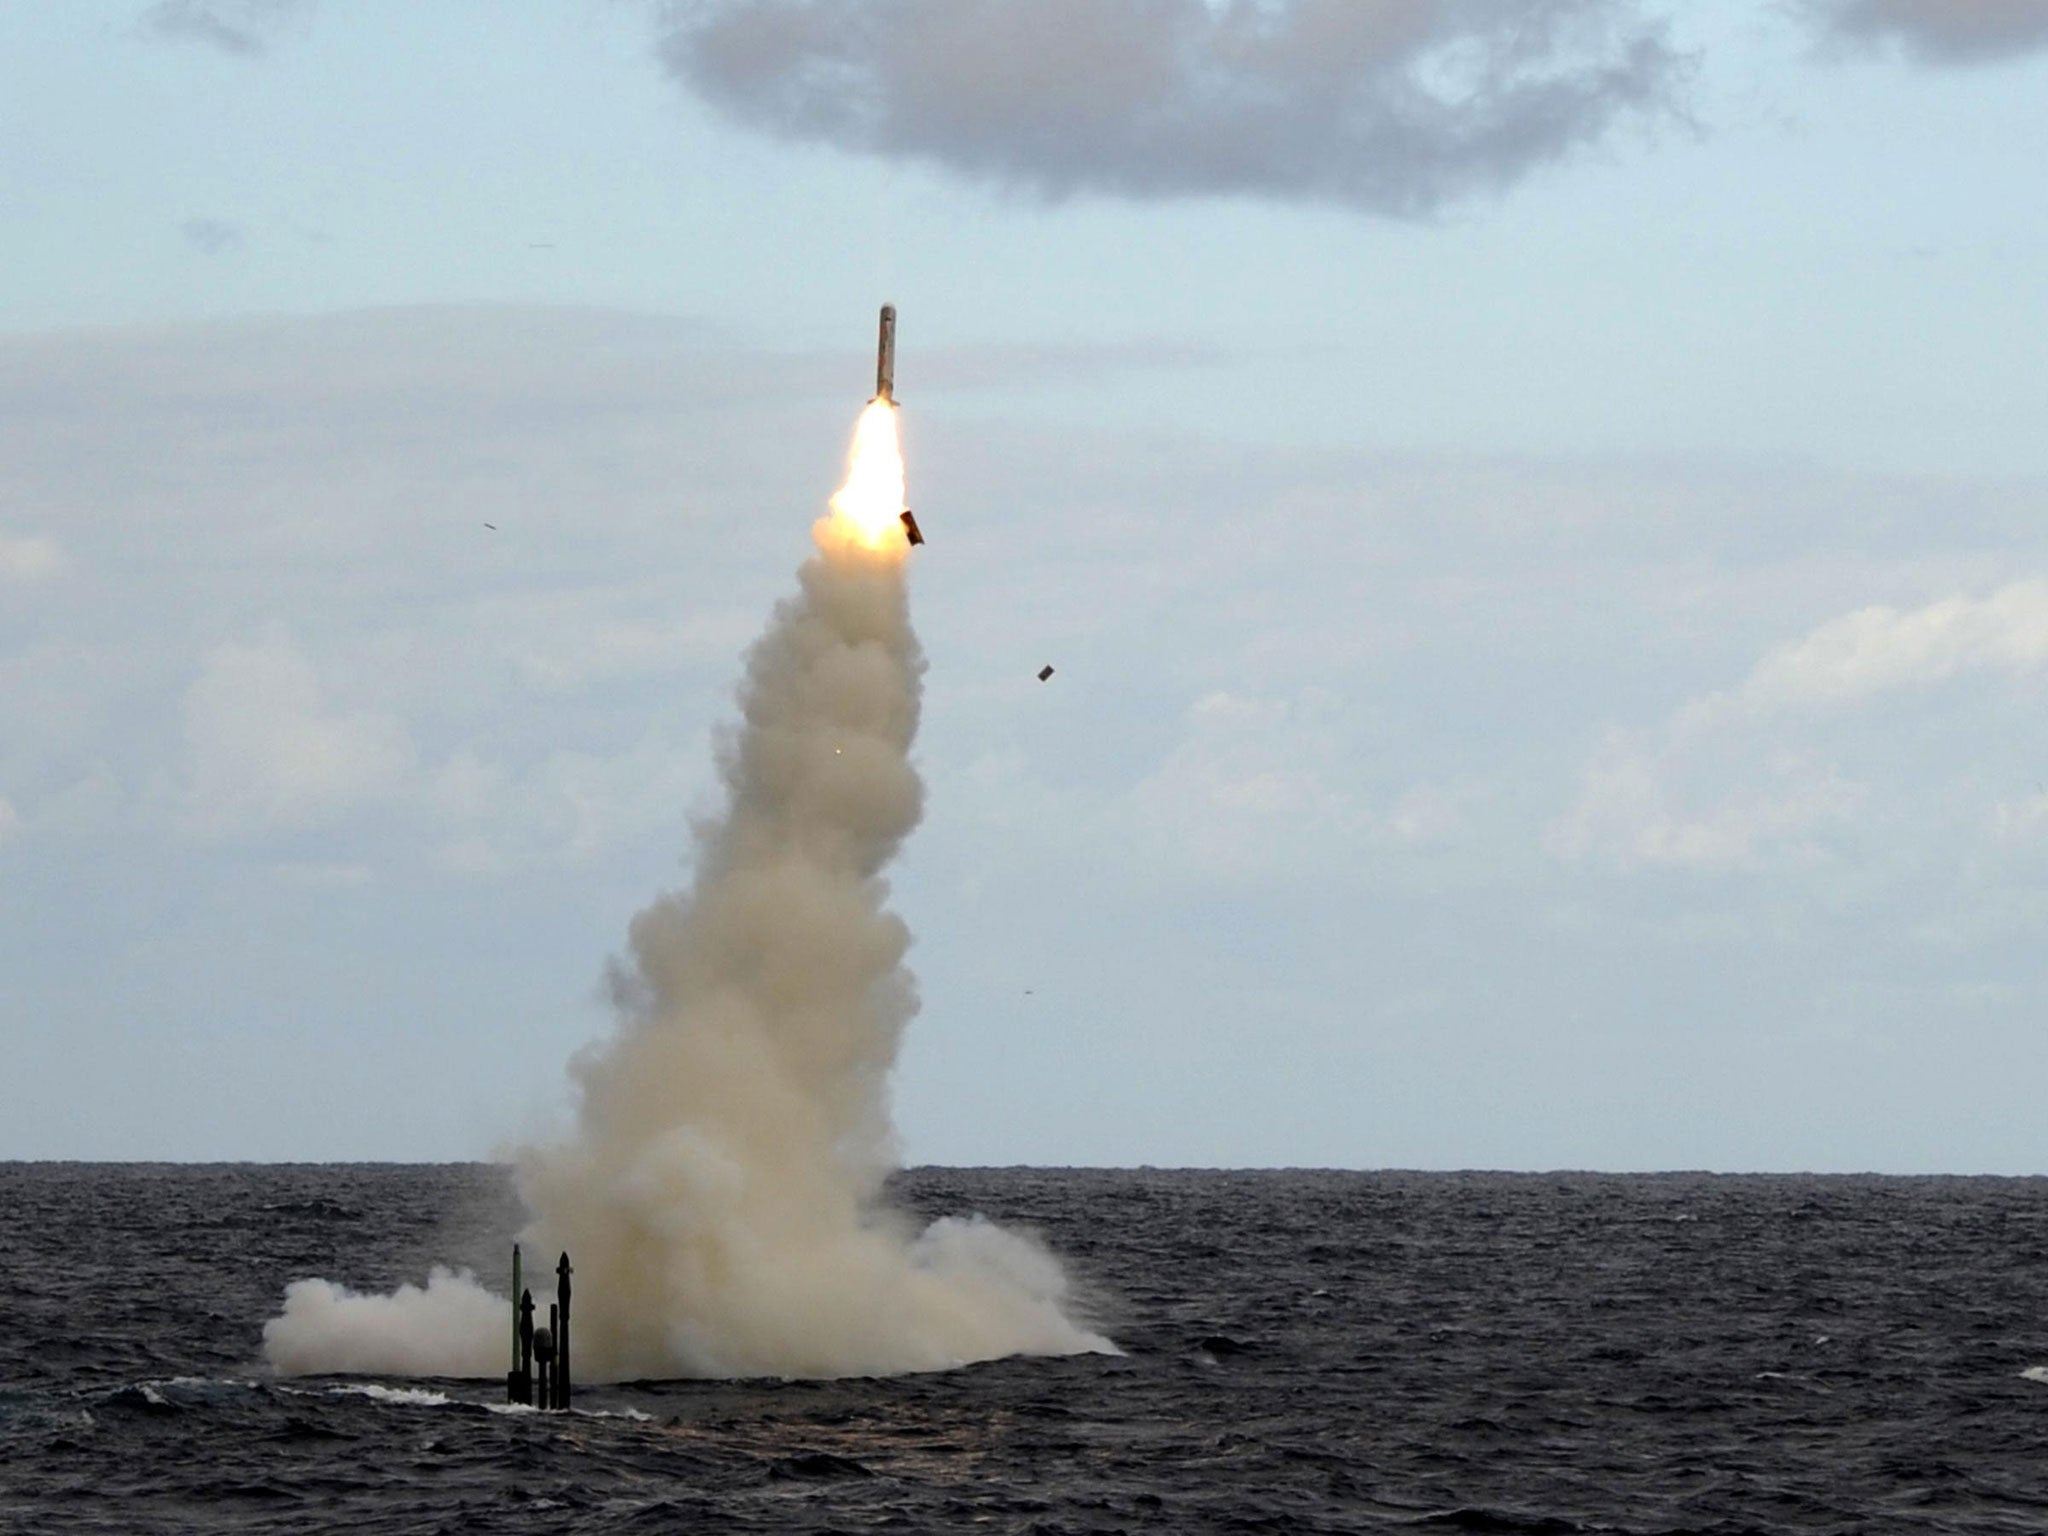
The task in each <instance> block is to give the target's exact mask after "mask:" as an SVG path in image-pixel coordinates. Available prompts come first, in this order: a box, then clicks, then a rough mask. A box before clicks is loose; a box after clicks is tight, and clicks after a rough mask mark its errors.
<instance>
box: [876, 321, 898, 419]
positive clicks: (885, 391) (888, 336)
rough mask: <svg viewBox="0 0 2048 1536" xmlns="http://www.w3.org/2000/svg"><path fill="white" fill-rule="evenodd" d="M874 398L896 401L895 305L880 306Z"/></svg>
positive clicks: (890, 402) (888, 402)
mask: <svg viewBox="0 0 2048 1536" xmlns="http://www.w3.org/2000/svg"><path fill="white" fill-rule="evenodd" d="M875 398H876V399H877V400H880V401H883V402H885V403H886V404H889V405H894V404H895V403H896V306H895V305H894V304H884V305H883V306H882V331H881V336H880V338H879V339H878V340H877V341H876V342H875Z"/></svg>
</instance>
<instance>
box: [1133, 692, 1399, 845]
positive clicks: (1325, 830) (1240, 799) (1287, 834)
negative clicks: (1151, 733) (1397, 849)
mask: <svg viewBox="0 0 2048 1536" xmlns="http://www.w3.org/2000/svg"><path fill="white" fill-rule="evenodd" d="M1335 704H1336V701H1335V700H1334V698H1332V697H1331V696H1330V695H1329V694H1327V693H1324V692H1321V691H1319V690H1313V689H1311V690H1305V691H1303V692H1302V693H1300V694H1297V695H1295V696H1294V697H1292V698H1285V699H1259V698H1246V697H1243V696H1241V695H1237V694H1232V693H1225V692H1217V693H1211V694H1208V695H1205V696H1204V697H1202V698H1200V699H1197V700H1196V701H1195V703H1194V704H1193V705H1192V706H1190V708H1189V709H1188V712H1187V716H1186V718H1185V720H1184V722H1183V734H1182V738H1181V741H1180V744H1179V745H1178V746H1176V747H1175V748H1174V750H1173V751H1172V752H1171V753H1170V754H1169V755H1168V757H1167V759H1166V760H1165V762H1163V763H1162V764H1160V766H1159V767H1158V768H1157V769H1156V770H1155V771H1154V772H1153V773H1151V774H1150V775H1148V776H1147V777H1146V778H1145V779H1144V780H1143V781H1142V782H1141V783H1139V784H1138V786H1137V787H1136V789H1135V790H1134V791H1133V800H1134V802H1135V806H1136V810H1137V815H1138V821H1139V825H1140V826H1141V827H1143V828H1145V829H1146V830H1147V831H1148V832H1149V833H1151V834H1152V835H1153V836H1154V837H1155V838H1157V839H1158V840H1159V841H1160V842H1162V843H1163V844H1165V845H1166V846H1168V847H1171V848H1174V849H1177V850H1179V851H1180V852H1181V853H1182V854H1183V855H1185V856H1188V857H1192V858H1193V859H1195V860H1196V861H1197V862H1199V863H1202V864H1207V865H1211V866H1214V867H1219V868H1223V869H1230V870H1237V871H1241V872H1248V871H1249V870H1251V869H1253V868H1258V867H1268V866H1273V867H1279V866H1284V865H1286V864H1287V863H1289V862H1290V861H1291V860H1292V859H1293V857H1295V856H1296V855H1298V854H1299V853H1300V852H1301V851H1302V850H1303V849H1304V847H1306V846H1315V845H1318V844H1320V845H1321V846H1322V847H1324V848H1325V849H1327V848H1328V847H1329V845H1330V844H1331V843H1341V842H1345V841H1348V840H1351V839H1354V838H1356V837H1358V836H1359V835H1361V834H1362V833H1365V832H1366V831H1368V830H1369V829H1370V827H1371V819H1370V817H1369V816H1368V815H1367V814H1366V812H1365V810H1364V808H1363V807H1362V805H1360V804H1359V802H1358V801H1357V800H1356V798H1355V797H1354V796H1353V795H1352V794H1351V793H1350V792H1349V791H1348V790H1347V789H1345V788H1343V787H1341V786H1340V785H1339V784H1338V783H1337V782H1335V779H1336V776H1335V774H1334V773H1333V772H1332V765H1333V763H1334V762H1335V760H1336V758H1337V751H1338V735H1337V730H1336V724H1337V722H1336V720H1335V718H1334V711H1335Z"/></svg>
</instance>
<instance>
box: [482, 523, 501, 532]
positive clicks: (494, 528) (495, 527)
mask: <svg viewBox="0 0 2048 1536" xmlns="http://www.w3.org/2000/svg"><path fill="white" fill-rule="evenodd" d="M484 526H485V527H486V528H488V529H490V530H491V532H493V533H496V532H497V531H498V525H497V524H496V523H485V524H484Z"/></svg>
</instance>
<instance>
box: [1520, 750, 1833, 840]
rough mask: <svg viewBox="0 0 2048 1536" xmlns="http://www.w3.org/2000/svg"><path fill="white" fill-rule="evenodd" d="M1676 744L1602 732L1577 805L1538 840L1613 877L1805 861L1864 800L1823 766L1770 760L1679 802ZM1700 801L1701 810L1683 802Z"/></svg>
mask: <svg viewBox="0 0 2048 1536" xmlns="http://www.w3.org/2000/svg"><path fill="white" fill-rule="evenodd" d="M1686 746H1687V743H1686V742H1685V740H1684V739H1683V738H1682V737H1681V739H1679V740H1676V741H1673V742H1670V743H1668V744H1667V745H1666V746H1664V747H1663V748H1662V749H1661V750H1659V749H1658V748H1656V747H1653V746H1651V745H1649V744H1648V743H1647V742H1646V741H1645V740H1644V739H1643V737H1642V736H1641V735H1639V734H1637V733H1631V732H1627V731H1614V732H1611V733H1610V734H1609V735H1608V737H1607V739H1606V740H1605V741H1604V742H1603V743H1602V744H1601V746H1600V748H1599V749H1598V750H1597V751H1596V752H1595V753H1594V755H1593V758H1592V760H1591V761H1590V762H1589V763H1588V764H1587V765H1586V767H1585V769H1584V770H1583V772H1582V774H1581V776H1580V782H1579V794H1578V799H1577V800H1576V801H1575V802H1574V804H1573V805H1572V808H1571V809H1570V810H1569V811H1567V812H1566V813H1565V814H1564V815H1563V816H1561V817H1559V818H1558V819H1557V820H1555V821H1554V822H1552V823H1551V824H1550V826H1549V827H1548V828H1547V829H1546V830H1545V832H1544V838H1543V842H1544V847H1545V848H1546V849H1547V850H1548V851H1549V852H1550V853H1551V854H1552V855H1554V856H1556V857H1558V858H1561V859H1565V860H1577V859H1583V858H1588V857H1592V858H1598V859H1600V860H1602V861H1604V862H1607V863H1611V864H1613V865H1615V866H1617V867H1619V868H1622V869H1633V868H1638V867H1642V866H1665V867H1672V868H1690V869H1700V870H1715V869H1738V868H1745V867H1749V866H1753V865H1755V864H1757V863H1759V862H1760V861H1762V860H1763V859H1764V858H1765V857H1766V856H1773V855H1775V856H1779V857H1784V856H1797V855H1801V854H1805V855H1812V854H1813V853H1815V852H1816V851H1817V849H1816V845H1815V844H1814V842H1813V841H1812V839H1813V835H1814V834H1815V833H1817V832H1819V831H1821V830H1823V829H1826V828H1829V827H1837V826H1843V825H1846V824H1847V823H1849V822H1850V821H1851V820H1852V819H1853V818H1854V816H1855V814H1856V812H1857V810H1858V808H1859V806H1860V805H1861V803H1862V802H1863V799H1864V795H1865V792H1864V790H1863V789H1862V787H1861V786H1859V785H1856V784H1854V783H1852V782H1850V781H1848V780H1846V779H1844V778H1842V777H1841V776H1840V775H1838V774H1837V773H1836V772H1834V771H1833V770H1832V769H1831V768H1829V767H1827V766H1826V765H1824V764H1820V763H1816V762H1814V761H1813V760H1811V759H1810V758H1807V757H1804V756H1802V755H1800V754H1798V753H1793V752H1776V753H1769V754H1766V755H1764V756H1763V758H1762V759H1761V760H1760V761H1756V762H1751V763H1745V764H1742V765H1740V766H1739V767H1738V768H1737V769H1736V771H1735V772H1734V773H1731V774H1729V775H1727V776H1726V777H1724V778H1720V779H1719V780H1718V781H1716V782H1710V783H1709V784H1708V785H1706V786H1703V787H1702V788H1700V789H1698V790H1695V791H1694V793H1693V794H1692V795H1688V794H1687V793H1686V791H1685V788H1684V787H1683V786H1682V781H1683V780H1684V779H1685V778H1686V777H1687V776H1688V773H1689V772H1692V773H1693V774H1694V776H1697V774H1696V770H1695V769H1694V765H1693V764H1691V763H1689V762H1687V761H1686ZM1695 800H1704V801H1705V802H1706V803H1705V804H1704V805H1698V804H1691V803H1688V802H1690V801H1695Z"/></svg>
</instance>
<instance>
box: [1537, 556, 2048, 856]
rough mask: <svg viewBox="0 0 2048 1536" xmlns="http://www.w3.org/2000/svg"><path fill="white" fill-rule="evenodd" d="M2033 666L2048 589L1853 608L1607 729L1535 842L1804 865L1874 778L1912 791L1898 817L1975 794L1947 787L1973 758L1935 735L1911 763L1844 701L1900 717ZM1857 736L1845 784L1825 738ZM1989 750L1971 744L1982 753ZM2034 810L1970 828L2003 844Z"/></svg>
mask: <svg viewBox="0 0 2048 1536" xmlns="http://www.w3.org/2000/svg"><path fill="white" fill-rule="evenodd" d="M2044 668H2048V581H2043V580H2040V579H2038V578H2029V579H2026V580H2022V581H2015V582H2012V583H2009V584H2008V585H2006V586H2003V587H2000V588H1998V589H1997V590H1995V591H1993V592H1991V593H1990V594H1989V595H1987V596H1984V597H1970V596H1967V595H1957V596H1953V597H1947V598H1943V599H1941V600H1939V601H1936V602H1932V603H1926V604H1923V605H1921V606H1919V607H1915V608H1896V607H1891V606H1888V605H1877V606H1872V607H1867V608H1859V609H1857V610H1855V611H1854V612H1851V613H1846V614H1843V615H1842V616H1840V617H1839V618H1835V619H1831V620H1829V621H1827V622H1826V623H1823V624H1820V625H1818V626H1816V627H1815V628H1814V629H1812V630H1810V631H1808V632H1807V633H1806V634H1805V635H1803V636H1801V637H1800V638H1799V639H1797V640H1795V641H1792V642H1791V643H1789V644H1786V645H1783V646H1779V647H1777V648H1776V649H1774V650H1772V651H1770V652H1768V653H1767V654H1766V655H1765V656H1764V657H1763V658H1762V659H1761V660H1760V661H1759V662H1758V663H1757V664H1756V665H1755V667H1753V668H1752V669H1751V670H1750V672H1749V675H1748V676H1747V677H1746V678H1744V679H1743V681H1742V682H1741V683H1740V684H1738V685H1737V686H1735V687H1733V688H1730V689H1726V690H1720V691H1716V692H1712V693H1707V694H1703V695H1701V696H1699V697H1698V698H1695V699H1692V700H1690V701H1688V702H1686V703H1685V704H1683V705H1681V706H1680V707H1679V708H1677V709H1676V710H1674V711H1673V712H1672V713H1671V715H1670V716H1669V717H1668V719H1667V720H1666V721H1665V723H1664V724H1663V725H1662V726H1661V727H1657V728H1653V729H1647V730H1618V729H1617V730H1612V731H1610V732H1609V733H1608V734H1607V736H1606V737H1605V738H1604V739H1603V740H1602V742H1601V743H1600V745H1599V747H1598V748H1597V749H1596V750H1595V752H1594V753H1593V755H1592V757H1591V759H1590V760H1589V761H1588V762H1587V764H1586V765H1585V767H1584V769H1583V770H1582V772H1581V775H1580V782H1579V791H1578V796H1577V798H1576V800H1575V802H1574V803H1573V805H1572V807H1571V808H1570V809H1569V810H1568V811H1566V812H1565V814H1564V815H1562V816H1561V817H1559V818H1557V819H1556V820H1555V821H1553V822H1552V823H1551V824H1550V826H1549V827H1548V828H1547V829H1546V830H1545V833H1544V839H1543V841H1544V846H1545V848H1546V849H1547V850H1548V851H1549V852H1550V853H1551V854H1552V855H1554V856H1556V857H1558V858H1561V859H1566V860H1576V859H1583V858H1587V857H1597V858H1600V859H1603V860H1605V861H1607V862H1610V863H1613V864H1615V865H1617V866H1619V867H1622V868H1632V867H1636V866H1642V865H1672V866H1686V867H1692V868H1700V869H1727V868H1736V867H1745V866H1751V865H1754V864H1757V863H1759V862H1761V861H1763V860H1765V859H1766V858H1771V857H1775V858H1785V857H1794V858H1797V857H1811V856H1814V855H1816V854H1818V853H1819V852H1820V851H1821V849H1822V848H1823V846H1824V840H1825V838H1826V837H1828V836H1830V835H1832V834H1835V833H1839V832H1843V831H1845V830H1847V829H1849V828H1851V827H1852V826H1853V825H1854V823H1855V822H1856V821H1857V819H1858V817H1859V816H1862V815H1864V814H1865V812H1866V811H1867V810H1869V808H1870V807H1871V806H1873V805H1874V804H1875V803H1876V800H1877V798H1878V797H1877V796H1876V795H1875V794H1874V793H1873V784H1872V783H1871V782H1867V780H1869V777H1870V770H1874V771H1875V772H1877V773H1879V774H1881V775H1883V776H1885V777H1887V778H1888V779H1889V780H1891V781H1894V782H1902V783H1903V782H1907V781H1910V782H1911V784H1912V786H1913V787H1912V788H1911V789H1910V790H1908V791H1905V793H1906V794H1907V795H1908V798H1910V799H1913V800H1915V801H1916V802H1917V803H1918V804H1919V806H1920V810H1919V811H1918V812H1917V813H1913V812H1909V813H1908V814H1918V815H1920V816H1921V817H1923V818H1939V817H1942V816H1945V815H1947V814H1948V813H1947V812H1946V811H1945V810H1944V809H1943V806H1944V804H1945V802H1948V801H1952V800H1954V799H1956V798H1958V797H1959V796H1960V797H1965V798H1966V797H1967V796H1968V795H1970V794H1973V793H1978V791H1977V790H1975V789H1972V788H1970V787H1969V786H1967V785H1964V786H1963V787H1961V788H1956V787H1953V784H1952V783H1951V781H1956V780H1958V777H1959V775H1961V774H1962V773H1964V772H1965V766H1966V765H1967V764H1970V763H1971V759H1970V756H1969V753H1968V752H1966V751H1959V750H1958V748H1959V747H1961V746H1963V745H1964V744H1963V743H1961V742H1952V741H1947V740H1944V741H1943V742H1942V743H1941V744H1940V747H1939V748H1938V749H1937V750H1936V751H1935V752H1933V753H1931V754H1928V755H1927V756H1926V757H1925V758H1924V759H1915V758H1914V756H1913V754H1912V753H1911V752H1910V751H1908V750H1905V749H1904V748H1903V747H1902V743H1909V742H1910V741H1911V740H1912V739H1913V734H1914V733H1912V732H1910V731H1908V732H1899V731H1897V730H1896V729H1895V730H1893V731H1890V732H1887V731H1884V730H1873V728H1872V726H1871V724H1870V723H1869V722H1861V721H1859V719H1858V715H1859V711H1858V710H1857V709H1856V708H1855V706H1865V707H1867V708H1875V706H1877V705H1878V704H1879V703H1880V701H1884V702H1885V703H1886V704H1887V712H1886V714H1885V718H1886V719H1896V716H1897V713H1898V711H1900V710H1902V709H1904V708H1906V707H1907V704H1906V702H1905V701H1906V699H1907V698H1909V697H1910V696H1912V695H1914V694H1916V693H1921V692H1928V691H1932V690H1936V689H1938V688H1940V686H1941V685H1943V684H1946V683H1952V682H1954V681H1955V680H1957V679H1959V678H1962V677H1966V676H1970V675H1973V674H1979V673H1989V674H2000V673H2003V674H2009V675H2015V676H2017V675H2022V674H2028V673H2032V672H2036V671H2040V670H2042V669H2044ZM1859 727H1860V728H1861V730H1863V731H1865V732H1869V733H1870V735H1869V739H1868V740H1858V741H1857V742H1856V743H1855V755H1856V758H1857V760H1858V763H1859V768H1858V773H1857V776H1856V777H1851V776H1850V775H1849V774H1848V773H1846V772H1845V771H1844V770H1843V769H1841V768H1839V767H1837V766H1836V761H1837V759H1838V758H1839V757H1840V756H1841V755H1842V754H1843V751H1844V746H1843V742H1842V741H1840V740H1835V741H1834V742H1833V746H1832V750H1831V749H1830V745H1829V743H1828V742H1827V741H1825V740H1823V739H1822V738H1824V737H1828V736H1829V735H1830V733H1834V734H1835V735H1836V736H1839V735H1840V733H1843V732H1847V733H1849V734H1850V735H1852V736H1853V735H1856V734H1858V732H1859ZM2001 735H2002V736H2006V737H2009V736H2011V735H2012V733H2011V732H2010V731H2009V730H2007V731H2004V732H2002V733H2001ZM1894 738H1896V739H1894ZM1989 745H1990V744H1989V743H1980V742H1975V741H1972V742H1970V743H1968V746H1969V747H1970V748H1972V749H1975V750H1976V751H1978V752H1980V753H1981V752H1983V751H1985V750H1987V749H1988V747H1989ZM1943 785H1949V786H1950V787H1943ZM1979 803H1980V804H1981V803H1982V802H1981V800H1980V801H1979ZM2030 804H2031V802H2027V801H2014V802H2007V803H2001V804H2000V805H1999V806H1997V807H1996V808H1994V809H1992V810H1990V811H1988V812H1984V813H1982V814H1981V815H1980V816H1979V818H1978V819H1979V821H1980V822H1983V823H1984V824H1986V825H1988V827H1989V829H1990V831H1991V833H1992V835H1993V836H1995V837H1997V838H1999V839H2000V840H2003V841H2013V840H2016V839H2018V838H2020V837H2023V836H2024V835H2026V834H2027V829H2028V827H2029V826H2030V824H2031V822H2030V817H2031V812H2030V811H2029V810H2028V806H2029V805H2030Z"/></svg>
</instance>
